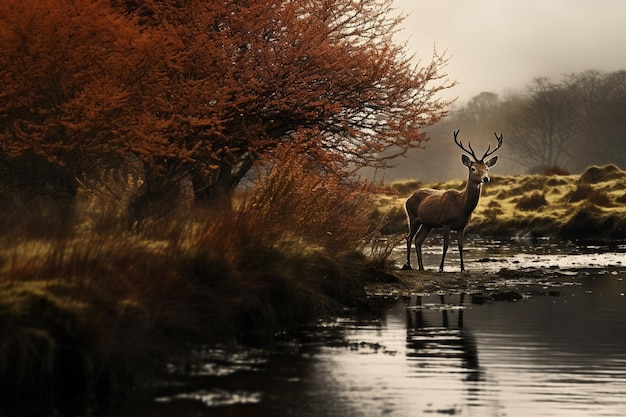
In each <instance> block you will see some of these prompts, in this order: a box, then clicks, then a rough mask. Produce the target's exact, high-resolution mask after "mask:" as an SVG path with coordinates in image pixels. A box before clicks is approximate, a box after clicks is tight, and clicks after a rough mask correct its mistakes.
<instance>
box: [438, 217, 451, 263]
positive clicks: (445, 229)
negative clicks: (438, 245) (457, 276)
mask: <svg viewBox="0 0 626 417" xmlns="http://www.w3.org/2000/svg"><path fill="white" fill-rule="evenodd" d="M442 230H443V254H442V255H441V264H440V265H439V272H443V261H444V260H445V259H446V252H448V245H449V244H450V226H443V229H442Z"/></svg>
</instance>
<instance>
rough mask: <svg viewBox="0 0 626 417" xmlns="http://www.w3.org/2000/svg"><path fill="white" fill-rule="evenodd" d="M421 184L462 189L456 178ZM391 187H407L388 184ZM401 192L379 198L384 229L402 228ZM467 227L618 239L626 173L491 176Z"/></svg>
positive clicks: (624, 213) (609, 169) (625, 207)
mask: <svg viewBox="0 0 626 417" xmlns="http://www.w3.org/2000/svg"><path fill="white" fill-rule="evenodd" d="M423 186H425V187H429V188H440V189H449V188H451V187H453V188H456V189H462V188H463V185H462V184H458V182H451V183H444V184H424V185H423ZM391 188H392V189H394V190H400V189H405V188H408V187H403V186H402V185H397V184H393V185H392V186H391ZM413 191H414V190H413ZM411 192H412V191H411ZM406 195H408V194H405V195H400V194H397V195H395V196H389V195H385V196H381V197H380V198H379V200H378V205H379V208H378V210H379V212H380V213H384V214H386V215H387V216H388V217H389V218H390V219H391V220H390V221H389V225H393V227H388V228H387V229H386V231H387V232H390V233H393V234H402V233H406V227H407V226H406V216H405V214H404V210H403V205H404V201H405V200H406ZM468 232H469V233H473V234H484V235H502V236H507V235H508V236H510V235H513V234H515V233H518V232H531V233H534V234H535V235H543V236H559V237H563V238H568V239H592V238H594V239H595V238H599V239H624V238H626V172H624V171H622V170H620V169H619V168H618V167H616V166H615V165H606V166H601V167H598V166H592V167H589V168H588V169H587V170H586V171H585V172H583V173H582V174H580V175H550V176H546V175H518V176H502V177H500V176H494V177H492V181H491V182H489V183H488V184H486V185H485V186H484V189H483V194H482V197H481V200H480V202H479V204H478V207H477V208H476V210H475V211H474V214H473V216H472V220H471V221H470V224H469V226H468Z"/></svg>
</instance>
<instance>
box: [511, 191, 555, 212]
mask: <svg viewBox="0 0 626 417" xmlns="http://www.w3.org/2000/svg"><path fill="white" fill-rule="evenodd" d="M547 204H548V202H547V201H546V196H545V195H544V194H541V193H539V192H538V191H535V192H534V193H532V194H524V195H523V196H522V197H521V198H520V199H519V201H518V202H517V204H516V205H515V207H516V208H518V209H519V210H523V211H532V210H537V209H539V208H541V207H543V206H545V205H547Z"/></svg>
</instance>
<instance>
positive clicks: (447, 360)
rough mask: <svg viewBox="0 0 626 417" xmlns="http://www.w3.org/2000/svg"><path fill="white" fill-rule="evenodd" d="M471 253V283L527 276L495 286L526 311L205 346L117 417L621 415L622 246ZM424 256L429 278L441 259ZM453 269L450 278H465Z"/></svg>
mask: <svg viewBox="0 0 626 417" xmlns="http://www.w3.org/2000/svg"><path fill="white" fill-rule="evenodd" d="M468 247H469V250H468V254H467V256H466V261H467V265H466V268H467V269H468V270H470V269H471V271H472V274H480V273H489V272H491V271H494V270H498V269H502V268H515V269H517V270H522V271H524V270H528V271H532V272H533V273H532V274H530V273H529V278H528V279H519V278H518V279H515V280H511V281H510V282H504V283H503V282H499V283H497V284H498V285H500V288H502V285H504V287H505V288H506V289H511V290H514V293H515V294H519V295H521V296H522V298H520V299H516V300H515V301H495V300H493V299H486V298H485V297H482V296H481V294H479V293H480V291H479V290H475V291H474V292H473V293H470V294H461V293H458V292H454V291H452V292H449V291H442V292H436V293H423V294H422V293H416V294H408V295H407V294H405V295H386V296H379V297H373V298H372V300H371V301H372V305H371V308H369V309H367V310H361V311H346V314H345V315H343V316H342V317H337V318H334V319H332V320H326V321H321V322H320V323H318V324H317V325H315V326H312V327H310V328H306V329H302V330H300V331H299V332H297V333H296V334H290V335H289V336H288V337H287V336H286V337H284V338H282V340H281V341H280V342H279V343H278V344H277V345H276V346H275V347H273V348H271V349H263V350H258V349H244V348H241V349H237V350H232V349H228V350H224V349H214V348H213V349H209V348H203V347H197V348H196V349H195V350H194V351H193V352H192V354H191V355H190V357H188V358H185V359H184V360H182V361H180V362H177V363H171V364H170V365H169V371H170V372H169V375H167V376H165V377H164V378H163V379H161V380H159V381H154V384H153V386H152V387H150V388H149V389H146V390H143V391H142V392H141V394H140V395H139V394H138V396H137V398H136V399H135V404H134V405H132V406H131V407H129V408H128V409H127V410H125V411H124V413H119V412H118V413H116V415H124V416H145V417H156V416H168V417H169V416H177V417H191V416H241V417H246V416H268V417H269V416H275V417H282V416H284V417H292V416H293V417H295V416H298V417H299V416H311V417H323V416H329V417H331V416H332V417H334V416H337V417H339V416H342V417H350V416H364V417H369V416H422V415H423V416H436V415H459V416H520V417H522V416H523V417H527V416H568V417H569V416H590V415H594V416H622V415H623V413H624V410H625V409H626V348H625V346H624V343H626V325H624V319H623V317H624V316H625V315H626V296H625V293H626V280H625V279H626V266H624V265H622V258H624V253H625V252H626V245H624V244H622V243H614V244H610V245H608V244H605V243H602V244H584V245H582V244H579V245H575V244H569V243H564V242H553V241H550V240H540V241H527V240H525V239H515V240H510V241H507V242H503V241H501V240H499V241H496V240H490V239H480V240H474V241H471V242H470V244H469V245H468ZM425 252H426V256H425V263H426V265H427V268H429V267H430V268H433V269H435V268H436V266H437V265H438V261H439V256H440V255H439V252H440V248H439V247H438V246H436V245H434V244H433V245H432V246H426V247H425ZM397 255H398V258H399V259H400V260H402V259H403V257H404V255H403V250H402V248H398V250H397ZM455 258H458V253H454V251H452V252H451V253H450V254H449V255H448V258H447V259H449V260H450V262H449V263H448V260H447V261H446V269H447V270H448V269H450V270H452V269H454V268H458V262H456V261H455ZM537 271H544V272H545V273H542V274H539V275H538V274H537ZM538 276H541V278H538ZM483 290H488V288H487V287H486V286H485V287H484V288H483Z"/></svg>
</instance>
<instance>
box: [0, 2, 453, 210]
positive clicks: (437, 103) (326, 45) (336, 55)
mask: <svg viewBox="0 0 626 417" xmlns="http://www.w3.org/2000/svg"><path fill="white" fill-rule="evenodd" d="M401 21H402V16H399V17H396V14H395V13H394V10H393V8H392V1H391V0H322V1H312V0H311V1H295V0H279V1H276V2H272V3H267V2H263V1H260V0H252V1H249V2H239V1H235V0H187V1H184V2H170V1H165V2H163V1H156V0H128V1H120V0H6V1H3V2H2V4H0V75H1V77H2V79H3V80H4V83H3V85H2V87H0V155H1V157H2V160H3V163H10V162H11V161H13V160H15V159H16V158H25V157H36V158H37V161H40V162H41V163H45V164H49V165H50V166H52V167H55V169H62V170H65V171H67V172H68V175H67V178H68V181H71V179H72V178H74V177H80V176H81V175H82V173H83V171H85V170H87V169H90V167H92V166H98V164H101V163H102V162H103V161H104V160H106V159H109V158H124V157H125V156H127V155H133V156H136V157H139V158H140V159H141V161H142V163H143V165H144V169H145V172H146V180H147V181H148V182H153V181H152V179H160V180H161V181H155V182H154V184H157V183H158V184H163V181H162V180H163V179H164V178H168V179H170V180H173V181H176V180H178V179H180V178H182V177H184V176H189V177H190V178H191V179H192V181H193V184H194V190H195V193H196V197H197V198H203V197H205V198H206V197H211V196H212V195H214V193H215V192H216V191H219V192H228V191H231V190H232V189H233V188H234V187H235V186H236V185H237V184H238V183H239V182H240V180H241V179H242V178H243V177H244V176H245V175H246V173H247V172H248V171H249V170H250V169H251V168H252V167H253V165H254V163H255V161H257V160H259V159H260V158H263V157H264V155H267V154H269V153H271V152H272V150H273V149H275V148H276V146H277V145H279V144H285V143H290V144H293V146H297V147H299V149H300V150H301V152H302V153H305V154H307V155H308V156H309V157H310V158H311V159H312V160H313V161H316V162H317V163H318V164H319V165H320V166H323V167H324V168H325V169H328V170H334V171H337V170H344V169H346V167H349V166H350V167H358V166H376V165H381V164H384V158H389V157H393V156H395V155H398V154H403V153H404V152H406V151H407V150H408V149H410V148H413V147H416V146H418V145H419V143H420V141H422V140H423V139H424V137H425V136H424V131H423V129H424V128H425V127H426V126H429V125H432V124H433V123H435V122H437V121H438V120H440V119H441V118H442V117H443V116H444V115H445V114H446V112H447V110H446V109H447V105H448V104H449V103H448V102H447V101H445V100H442V99H440V98H439V93H440V92H441V91H442V90H443V89H446V88H449V87H451V86H452V85H453V84H454V83H453V82H450V81H449V80H448V79H447V78H446V74H445V73H444V72H443V70H444V67H445V65H446V61H447V58H446V57H445V56H442V55H438V54H437V53H434V54H433V56H432V59H431V60H430V62H427V63H425V64H421V63H419V64H417V65H415V64H414V63H413V60H412V58H413V57H412V56H411V55H410V54H409V53H408V52H407V50H406V48H405V46H404V45H401V44H397V43H395V42H394V40H393V34H394V33H395V32H396V31H397V29H398V25H399V23H400V22H401ZM383 151H387V152H385V153H384V155H385V156H384V158H383V156H382V155H383ZM160 186H161V185H158V186H156V188H157V189H158V188H159V187H160ZM155 191H158V190H156V189H155Z"/></svg>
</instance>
